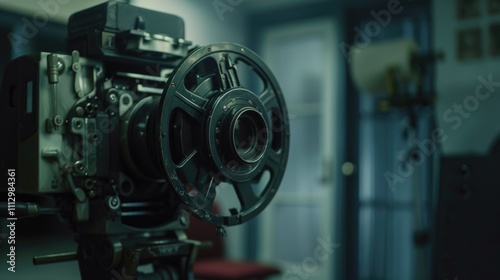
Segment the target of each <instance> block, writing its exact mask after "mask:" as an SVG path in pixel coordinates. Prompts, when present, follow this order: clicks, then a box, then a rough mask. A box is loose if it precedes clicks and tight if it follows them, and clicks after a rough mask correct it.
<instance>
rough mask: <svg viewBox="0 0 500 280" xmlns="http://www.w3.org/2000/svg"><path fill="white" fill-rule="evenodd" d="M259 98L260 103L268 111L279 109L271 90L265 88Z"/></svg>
mask: <svg viewBox="0 0 500 280" xmlns="http://www.w3.org/2000/svg"><path fill="white" fill-rule="evenodd" d="M259 98H260V100H262V103H263V104H264V106H265V107H266V109H267V110H268V111H270V110H272V109H277V108H279V105H280V104H279V103H278V99H277V98H276V95H275V93H274V91H273V90H272V89H271V88H269V87H267V88H266V89H265V90H264V92H262V94H261V95H260V97H259Z"/></svg>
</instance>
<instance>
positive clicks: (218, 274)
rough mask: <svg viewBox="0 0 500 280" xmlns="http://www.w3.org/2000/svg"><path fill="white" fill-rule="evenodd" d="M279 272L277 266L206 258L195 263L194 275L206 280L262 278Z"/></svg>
mask: <svg viewBox="0 0 500 280" xmlns="http://www.w3.org/2000/svg"><path fill="white" fill-rule="evenodd" d="M277 274H280V271H279V270H278V269H277V268H275V267H272V266H268V265H262V264H257V263H253V262H234V261H227V260H205V261H199V262H196V263H195V264H194V276H195V277H196V278H200V279H204V280H239V279H241V280H244V279H261V278H265V277H268V276H271V275H277Z"/></svg>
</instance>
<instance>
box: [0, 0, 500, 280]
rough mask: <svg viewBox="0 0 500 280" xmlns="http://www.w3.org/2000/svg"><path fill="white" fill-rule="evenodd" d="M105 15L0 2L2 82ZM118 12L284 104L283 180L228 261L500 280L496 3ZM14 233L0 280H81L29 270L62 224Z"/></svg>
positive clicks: (61, 240)
mask: <svg viewBox="0 0 500 280" xmlns="http://www.w3.org/2000/svg"><path fill="white" fill-rule="evenodd" d="M102 2H105V1H100V0H99V1H98V0H88V1H76V0H64V1H63V0H36V1H35V0H33V1H29V0H18V1H8V0H0V38H2V39H1V40H0V76H1V75H2V73H3V71H4V69H5V66H6V64H7V63H8V62H9V61H10V60H12V59H14V58H16V57H19V56H22V55H25V54H30V53H33V52H37V51H42V50H43V51H50V52H53V51H60V52H67V51H68V50H67V48H66V41H65V38H66V34H67V33H66V32H67V31H66V22H67V19H68V17H69V15H70V14H72V13H73V12H76V11H79V10H82V9H85V8H87V7H90V6H93V5H96V4H99V3H102ZM47 3H52V4H54V3H55V4H54V5H55V6H54V7H56V8H47V7H48V6H47ZM129 3H131V4H133V5H138V6H141V7H145V8H150V9H154V10H158V11H164V12H167V13H171V14H175V15H178V16H181V17H182V18H183V19H184V21H185V25H186V38H187V39H188V40H191V41H193V42H194V43H195V44H198V45H205V44H209V43H215V42H221V41H227V42H235V43H239V44H243V45H246V46H248V47H250V48H251V49H253V50H254V51H256V52H257V53H258V54H259V55H261V56H262V58H263V59H264V61H265V62H266V63H267V64H268V65H269V66H270V68H271V70H272V71H273V73H274V74H275V75H276V77H277V79H278V81H279V83H280V85H281V87H282V90H283V92H284V95H285V98H286V101H287V106H288V110H289V119H290V125H291V149H290V157H289V161H288V166H287V170H286V173H285V177H284V179H283V182H282V185H281V187H280V190H279V192H278V194H277V195H276V197H275V199H274V200H273V202H272V203H271V205H270V206H269V207H268V208H267V209H266V210H265V211H264V212H263V213H262V214H261V215H260V216H258V217H257V218H256V219H254V220H253V221H251V222H250V223H248V224H245V225H242V226H238V227H235V228H230V229H228V236H227V237H226V238H224V240H223V242H224V253H225V256H226V258H228V259H233V260H248V261H255V262H259V263H266V264H271V265H274V266H276V267H278V268H279V269H280V270H281V275H280V276H276V277H275V278H271V279H290V280H292V279H311V280H312V279H318V280H328V279H347V280H351V279H353V280H354V279H356V280H358V279H359V280H420V279H439V280H441V279H442V280H445V279H448V280H451V279H461V280H462V279H500V276H499V275H500V272H499V268H498V267H497V266H498V265H495V264H498V262H499V261H500V253H499V252H498V251H500V250H499V248H500V247H499V245H500V244H499V242H500V235H499V227H498V226H497V224H498V221H500V219H498V218H499V217H498V215H499V213H500V211H499V210H500V209H498V206H497V204H498V203H495V199H497V198H498V197H495V195H496V194H498V184H497V183H496V182H497V181H496V180H497V179H496V177H495V176H497V175H496V174H497V173H498V171H497V170H496V169H495V168H496V167H498V166H499V164H498V161H495V158H496V157H495V155H496V151H497V150H498V149H496V148H495V143H496V138H497V137H498V135H499V132H500V122H498V121H497V120H496V117H497V114H496V113H497V112H498V108H500V97H499V96H498V94H497V92H496V90H497V89H498V87H499V86H500V83H499V82H500V67H499V66H500V1H497V0H439V1H437V0H434V1H431V0H421V1H411V0H400V1H398V0H381V1H378V0H377V1H374V0H351V1H340V0H313V1H312V0H307V1H306V0H287V1H285V0H276V1H265V0H239V1H237V0H232V1H230V0H209V1H199V0H198V1H197V0H148V1H146V0H131V1H129ZM410 68H411V69H410ZM497 81H498V82H497ZM220 203H222V204H223V203H224V201H221V202H220ZM4 228H5V227H2V230H3V229H4ZM16 232H17V235H18V236H17V248H18V249H17V250H18V251H17V254H18V262H17V267H16V270H17V272H16V273H15V274H12V273H9V272H8V271H7V270H6V266H5V245H6V244H5V241H2V243H0V246H1V247H2V248H1V249H2V254H1V256H0V260H2V261H1V262H0V263H2V264H1V265H0V266H1V270H0V279H79V274H78V265H77V263H76V262H68V263H61V264H51V265H45V266H36V267H35V266H33V265H32V264H31V258H32V256H34V255H44V254H50V253H55V252H65V251H71V250H75V248H76V244H75V243H74V237H73V234H72V233H71V231H70V230H69V228H68V227H67V226H66V225H65V224H64V223H62V222H60V221H59V220H57V219H51V218H47V217H44V218H41V219H37V220H24V221H20V222H19V223H18V228H17V229H16ZM3 236H4V237H5V236H6V233H3Z"/></svg>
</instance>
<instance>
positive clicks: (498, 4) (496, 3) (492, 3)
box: [488, 0, 500, 15]
mask: <svg viewBox="0 0 500 280" xmlns="http://www.w3.org/2000/svg"><path fill="white" fill-rule="evenodd" d="M488 13H489V14H490V15H494V14H500V0H488Z"/></svg>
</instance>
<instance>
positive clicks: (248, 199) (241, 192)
mask: <svg viewBox="0 0 500 280" xmlns="http://www.w3.org/2000/svg"><path fill="white" fill-rule="evenodd" d="M233 186H234V190H235V192H236V195H237V196H238V200H239V201H240V203H241V209H242V211H244V210H248V209H250V208H251V207H252V206H254V205H255V204H256V203H257V202H258V201H259V199H258V197H257V196H256V195H255V192H254V191H253V187H252V184H251V183H250V182H243V183H235V184H233Z"/></svg>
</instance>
